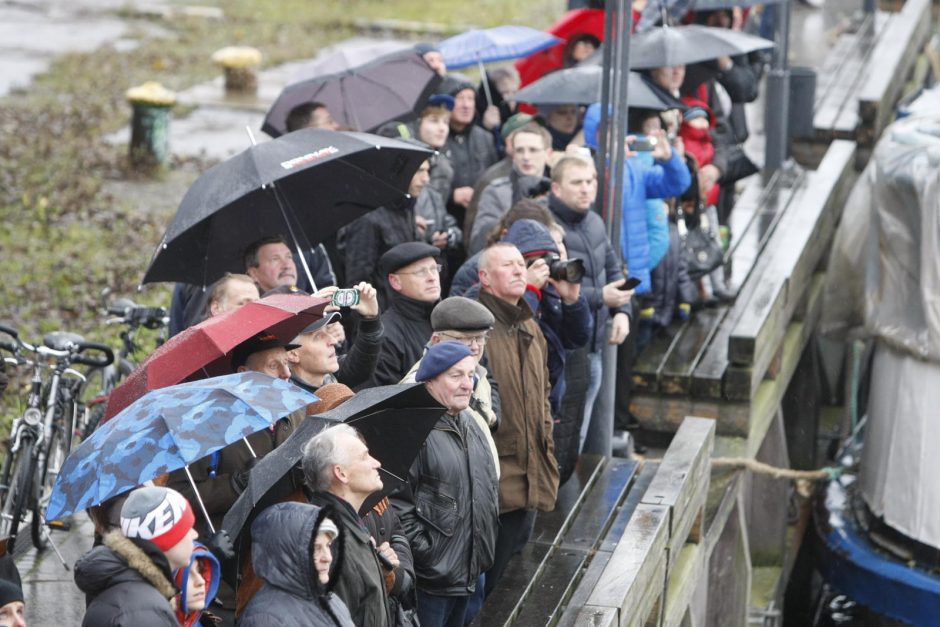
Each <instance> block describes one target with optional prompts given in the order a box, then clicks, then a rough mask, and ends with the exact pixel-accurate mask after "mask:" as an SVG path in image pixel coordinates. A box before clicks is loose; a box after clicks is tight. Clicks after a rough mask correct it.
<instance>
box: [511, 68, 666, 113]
mask: <svg viewBox="0 0 940 627" xmlns="http://www.w3.org/2000/svg"><path fill="white" fill-rule="evenodd" d="M603 71H604V70H603V68H602V67H601V66H599V65H579V66H578V67H573V68H569V69H567V70H558V71H557V72H552V73H550V74H546V75H545V76H543V77H542V78H540V79H539V80H537V81H535V82H534V83H532V84H531V85H527V86H526V87H524V88H523V89H520V90H519V91H518V92H517V93H516V95H515V97H514V98H515V100H517V101H519V102H528V103H531V104H535V105H563V104H591V103H593V102H600V99H601V79H602V78H603ZM627 99H628V104H629V105H630V106H631V107H636V108H638V109H655V110H657V111H665V110H667V109H681V108H683V105H682V103H681V102H679V101H678V100H676V99H675V98H673V97H672V96H669V95H667V94H665V93H663V92H661V91H658V90H653V89H651V88H650V85H649V84H648V83H647V82H646V81H645V80H644V79H643V77H642V76H640V75H639V74H637V73H636V72H630V84H629V86H628V88H627Z"/></svg>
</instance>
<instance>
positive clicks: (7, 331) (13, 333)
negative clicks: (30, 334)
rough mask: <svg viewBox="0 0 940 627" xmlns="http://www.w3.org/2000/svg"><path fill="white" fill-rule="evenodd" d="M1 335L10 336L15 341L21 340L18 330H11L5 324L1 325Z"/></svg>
mask: <svg viewBox="0 0 940 627" xmlns="http://www.w3.org/2000/svg"><path fill="white" fill-rule="evenodd" d="M0 333H3V334H5V335H9V336H10V337H12V338H13V339H14V340H19V339H20V334H19V333H17V332H16V329H11V328H10V327H8V326H6V325H5V324H0Z"/></svg>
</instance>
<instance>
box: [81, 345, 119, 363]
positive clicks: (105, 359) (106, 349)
mask: <svg viewBox="0 0 940 627" xmlns="http://www.w3.org/2000/svg"><path fill="white" fill-rule="evenodd" d="M86 350H91V351H98V352H100V353H104V354H103V355H102V356H100V357H99V356H92V355H83V354H82V353H84V352H85V351H86ZM72 363H73V364H83V365H85V366H91V367H92V368H104V367H106V366H110V365H111V364H113V363H114V351H112V350H111V347H110V346H107V345H105V344H98V343H97V342H81V343H80V344H79V345H78V350H77V351H76V353H75V355H74V356H73V357H72Z"/></svg>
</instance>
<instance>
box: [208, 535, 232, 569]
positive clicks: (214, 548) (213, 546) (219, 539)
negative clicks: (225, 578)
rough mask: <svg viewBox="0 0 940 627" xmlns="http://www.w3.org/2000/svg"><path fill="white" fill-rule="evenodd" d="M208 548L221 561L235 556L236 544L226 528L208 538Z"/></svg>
mask: <svg viewBox="0 0 940 627" xmlns="http://www.w3.org/2000/svg"><path fill="white" fill-rule="evenodd" d="M206 548H207V549H209V552H210V553H212V554H213V555H215V556H216V558H218V560H219V561H220V562H224V561H226V560H230V559H232V558H233V557H235V545H233V544H232V539H231V538H230V537H229V536H228V532H227V531H226V530H225V529H219V530H218V531H216V532H215V533H214V534H212V535H211V536H209V539H208V540H206Z"/></svg>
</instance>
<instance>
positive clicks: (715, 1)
mask: <svg viewBox="0 0 940 627" xmlns="http://www.w3.org/2000/svg"><path fill="white" fill-rule="evenodd" d="M787 1H788V0H693V1H692V10H693V11H718V10H720V9H733V8H734V7H741V8H745V7H752V6H755V5H758V4H783V3H785V2H787Z"/></svg>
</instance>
